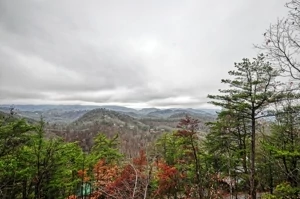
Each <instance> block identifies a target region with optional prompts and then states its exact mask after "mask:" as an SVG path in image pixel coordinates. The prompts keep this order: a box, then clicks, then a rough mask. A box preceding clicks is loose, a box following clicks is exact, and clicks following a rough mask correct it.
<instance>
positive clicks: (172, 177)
mask: <svg viewBox="0 0 300 199" xmlns="http://www.w3.org/2000/svg"><path fill="white" fill-rule="evenodd" d="M157 168H158V173H157V177H158V188H157V191H156V194H158V195H163V194H166V193H171V192H173V191H174V190H175V189H176V187H177V184H178V178H179V177H180V178H184V175H180V173H179V172H178V170H177V169H176V168H175V167H174V166H170V165H167V164H166V163H164V162H158V164H157Z"/></svg>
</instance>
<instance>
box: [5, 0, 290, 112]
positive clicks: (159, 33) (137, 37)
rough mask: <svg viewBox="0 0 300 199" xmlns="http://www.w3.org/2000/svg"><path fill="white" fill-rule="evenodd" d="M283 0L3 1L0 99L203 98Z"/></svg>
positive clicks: (188, 102) (173, 102) (249, 53)
mask: <svg viewBox="0 0 300 199" xmlns="http://www.w3.org/2000/svg"><path fill="white" fill-rule="evenodd" d="M283 5H284V1H273V0H266V1H259V0H245V1H240V0H230V1H226V2H225V1H221V0H218V1H217V2H215V1H213V2H212V1H207V0H201V1H195V0H188V1H179V0H178V1H176V0H175V1H171V0H167V1H159V0H153V1H141V0H130V1H121V0H112V1H99V0H90V1H86V2H83V1H79V0H72V1H71V0H52V1H46V0H27V1H18V0H2V1H0V38H1V39H0V42H1V45H0V71H1V72H0V91H1V93H0V103H15V102H18V103H56V104H57V103H85V104H86V103H110V104H111V103H116V104H121V105H122V104H124V105H132V106H191V107H197V106H202V105H203V104H205V102H206V100H207V99H206V96H207V94H208V93H214V92H216V91H217V89H218V88H220V87H221V86H222V85H220V79H221V78H224V77H226V75H227V71H228V70H230V69H232V66H233V62H235V61H239V60H241V58H243V57H253V56H255V53H256V52H255V50H254V49H252V44H253V43H259V42H261V41H262V33H263V32H264V30H265V29H266V28H267V27H268V25H269V23H271V22H272V21H275V20H276V18H277V17H280V16H283V15H284V14H285V13H286V10H285V9H284V7H283Z"/></svg>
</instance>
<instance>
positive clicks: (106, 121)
mask: <svg viewBox="0 0 300 199" xmlns="http://www.w3.org/2000/svg"><path fill="white" fill-rule="evenodd" d="M130 113H131V112H130ZM95 122H97V123H100V124H103V125H112V126H127V127H129V128H135V127H137V128H143V127H144V126H145V124H143V123H142V122H140V121H139V120H137V119H136V118H134V117H131V116H129V115H127V114H125V113H120V112H117V111H113V110H108V109H104V108H98V109H94V110H91V111H89V112H87V113H85V114H84V115H82V116H81V117H80V118H78V119H77V120H75V121H74V122H73V123H72V124H73V125H75V126H78V125H81V124H85V125H86V124H93V123H95Z"/></svg>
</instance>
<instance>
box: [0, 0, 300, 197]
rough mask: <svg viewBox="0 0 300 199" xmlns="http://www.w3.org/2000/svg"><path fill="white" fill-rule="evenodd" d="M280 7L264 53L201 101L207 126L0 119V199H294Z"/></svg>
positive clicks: (297, 134)
mask: <svg viewBox="0 0 300 199" xmlns="http://www.w3.org/2000/svg"><path fill="white" fill-rule="evenodd" d="M286 7H287V9H288V10H289V13H288V16H286V17H285V18H283V19H280V20H278V21H277V22H276V23H275V24H272V25H271V26H270V27H269V29H267V31H266V32H265V33H264V34H263V36H264V38H265V43H263V44H262V45H257V46H256V48H257V49H259V51H260V53H263V54H259V55H258V56H257V57H256V58H253V59H248V58H245V59H243V60H242V61H240V62H238V63H234V69H233V70H232V71H229V78H228V79H222V80H221V82H222V83H223V84H224V85H226V88H225V89H220V90H219V94H216V95H208V98H209V100H210V103H211V104H213V105H215V106H217V107H220V108H221V109H220V111H219V112H218V115H217V117H216V118H214V119H207V120H205V119H203V120H201V118H200V119H199V118H195V117H193V115H183V114H182V113H176V115H170V117H171V120H170V119H169V120H163V119H161V120H162V121H164V122H165V123H164V125H165V124H166V122H168V123H171V124H172V125H175V124H174V123H176V125H175V126H174V128H169V129H166V128H165V126H167V125H165V126H163V125H161V123H160V121H159V120H160V118H156V119H151V120H149V119H148V120H146V121H144V123H141V122H140V120H134V119H132V117H131V116H129V115H127V116H124V115H118V117H115V114H116V113H114V112H111V111H106V110H101V114H103V112H104V113H105V114H103V115H101V117H103V118H104V117H108V116H110V117H109V118H110V119H111V118H113V119H114V120H113V122H112V120H108V119H107V120H103V121H101V122H99V121H93V118H95V117H94V116H93V114H94V115H95V114H98V113H99V110H91V112H89V114H85V113H86V112H82V117H81V119H80V120H76V122H73V123H71V124H70V125H69V126H67V127H65V126H64V127H62V126H59V125H54V124H51V125H49V124H47V122H45V121H44V119H43V118H41V119H40V121H36V120H28V119H26V118H22V117H19V116H17V115H15V114H14V110H13V109H11V111H10V113H1V112H0V113H1V114H0V117H1V118H0V198H3V199H12V198H15V199H19V198H20V199H31V198H35V199H42V198H44V199H59V198H62V199H63V198H65V199H67V198H68V199H77V198H78V199H79V198H89V199H124V198H132V199H146V198H153V199H154V198H169V199H170V198H174V199H180V198H185V199H196V198H197V199H206V198H212V199H213V198H230V199H233V198H242V197H247V198H252V199H254V198H265V199H273V198H279V199H280V198H282V199H283V198H295V199H296V198H300V172H299V169H300V106H299V99H300V95H299V91H300V87H299V85H300V84H299V80H300V62H299V61H300V60H299V57H300V53H299V52H300V38H299V33H300V1H299V0H291V1H290V2H289V3H287V4H286ZM80 114H81V113H80ZM131 115H133V113H131ZM72 117H73V116H72ZM120 117H122V121H127V122H126V125H125V124H123V123H122V122H120V121H121V120H119V119H118V118H120ZM178 117H181V119H178ZM104 119H105V118H104ZM144 120H145V119H144ZM204 120H205V121H204ZM141 121H142V120H141ZM104 124H105V125H104ZM145 124H147V125H148V126H147V125H145ZM158 124H159V125H161V127H160V130H159V133H157V132H156V130H153V129H152V128H154V127H155V126H156V125H158ZM91 125H92V126H91ZM123 125H125V126H127V127H128V128H127V129H130V130H132V131H130V132H132V134H130V136H129V134H128V133H126V132H127V131H125V130H120V129H121V127H123ZM104 127H105V128H104ZM148 127H149V128H148ZM50 128H52V129H51V130H49V129H50ZM72 128H75V129H77V130H72ZM112 129H115V130H112ZM123 129H125V128H123ZM139 129H141V131H138V130H139ZM161 129H163V130H164V131H165V132H161ZM104 131H105V133H104ZM108 131H110V132H111V133H110V134H108V133H107V132H108ZM204 131H205V133H204ZM53 132H55V133H53ZM133 137H135V139H132V138H133ZM139 141H140V142H139Z"/></svg>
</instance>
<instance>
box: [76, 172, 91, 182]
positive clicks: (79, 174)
mask: <svg viewBox="0 0 300 199" xmlns="http://www.w3.org/2000/svg"><path fill="white" fill-rule="evenodd" d="M77 175H78V177H79V178H81V179H83V181H84V182H87V181H89V180H90V177H88V176H87V169H84V170H82V169H80V170H79V171H78V172H77Z"/></svg>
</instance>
